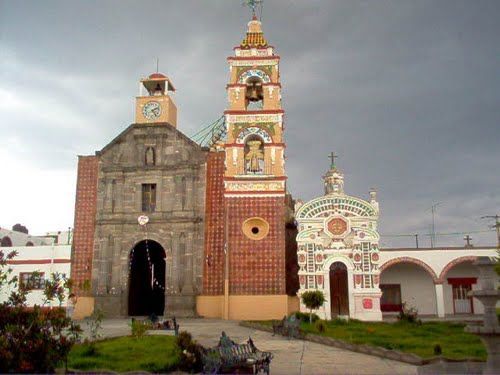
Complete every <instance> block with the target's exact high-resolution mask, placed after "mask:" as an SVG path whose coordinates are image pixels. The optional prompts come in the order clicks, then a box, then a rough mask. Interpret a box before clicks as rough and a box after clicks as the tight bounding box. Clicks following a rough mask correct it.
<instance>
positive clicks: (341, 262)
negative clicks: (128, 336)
mask: <svg viewBox="0 0 500 375" xmlns="http://www.w3.org/2000/svg"><path fill="white" fill-rule="evenodd" d="M227 62H228V66H229V72H228V77H229V78H228V82H227V85H226V91H227V98H228V107H227V108H226V110H225V111H224V115H223V117H222V118H221V121H220V122H219V123H218V124H217V126H216V127H214V128H212V129H210V132H209V133H208V134H209V140H208V142H205V143H201V142H195V141H193V140H192V139H190V138H189V137H187V136H186V135H184V134H183V132H182V124H178V123H177V108H176V105H175V102H174V99H173V93H174V92H175V87H174V84H173V81H172V80H171V79H170V78H169V77H167V76H165V75H163V74H161V73H158V72H156V73H153V74H150V75H149V76H148V77H146V78H144V79H141V80H140V87H141V89H140V92H139V95H138V96H137V98H136V111H135V122H134V123H133V124H131V125H130V126H128V127H126V128H125V129H124V130H123V131H122V133H121V134H119V135H117V136H116V138H115V139H113V140H112V141H111V142H110V143H108V144H107V145H106V146H104V147H103V148H102V149H101V150H98V151H96V152H95V154H93V155H85V156H79V157H78V177H77V188H76V204H75V223H74V237H73V246H72V254H71V278H72V279H73V280H74V282H75V287H76V288H77V291H76V292H77V294H78V302H77V305H76V307H75V317H84V316H87V315H89V314H90V313H91V312H92V311H93V310H94V309H100V310H102V311H103V312H104V314H105V316H106V317H125V316H145V315H146V316H147V315H151V314H155V315H163V316H176V317H188V316H204V317H211V318H223V319H255V320H258V319H280V318H282V317H283V316H284V315H288V314H290V313H292V312H295V311H299V310H303V311H306V309H305V306H303V305H301V304H300V302H299V301H300V295H301V293H303V292H304V291H306V290H322V291H323V292H324V294H325V296H326V302H325V304H324V305H323V306H322V307H321V308H320V309H318V311H316V313H318V314H319V315H320V316H321V317H323V318H326V319H330V318H334V317H351V318H356V319H361V320H375V321H376V320H381V319H382V318H383V315H385V314H394V313H397V312H398V311H400V310H401V309H402V308H403V305H404V304H406V305H411V306H412V307H415V308H417V309H418V310H419V311H420V312H421V313H422V314H426V315H435V316H438V317H444V316H445V315H449V314H462V313H463V314H473V313H476V314H477V313H482V306H481V305H480V303H479V301H476V300H473V299H472V298H471V297H468V296H467V292H468V291H470V290H471V289H474V288H475V285H476V281H477V272H476V271H475V270H474V268H473V267H472V265H471V262H472V261H473V260H474V259H475V258H476V257H477V256H480V255H486V256H493V255H495V248H494V247H489V248H442V249H381V248H380V247H379V240H380V235H379V232H378V219H379V215H380V211H379V204H378V201H377V193H376V192H375V191H370V193H369V198H368V199H367V200H364V199H360V198H356V197H352V196H349V195H346V194H345V192H344V176H343V173H342V172H341V171H340V169H339V168H337V166H336V164H335V159H334V157H333V155H332V163H331V166H330V169H329V170H328V171H327V172H326V174H325V176H324V187H325V195H324V196H321V197H318V198H316V199H313V200H311V201H309V202H305V203H303V202H300V201H297V202H295V201H294V200H293V199H292V197H291V195H290V193H289V192H288V190H287V176H286V171H285V148H286V145H285V141H284V131H285V118H284V117H285V112H284V109H283V108H282V106H281V81H280V70H279V63H280V56H279V55H277V54H276V51H275V49H274V47H272V46H271V45H269V44H268V42H267V40H266V38H265V37H264V33H263V31H262V25H261V22H260V21H259V20H258V19H257V18H256V17H255V16H254V17H253V19H252V20H251V21H250V22H249V23H248V28H247V31H246V35H245V36H244V38H243V40H242V41H241V43H240V44H239V45H238V46H236V47H235V48H234V54H233V55H232V56H230V57H228V58H227Z"/></svg>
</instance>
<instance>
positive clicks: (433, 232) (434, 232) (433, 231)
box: [431, 202, 441, 248]
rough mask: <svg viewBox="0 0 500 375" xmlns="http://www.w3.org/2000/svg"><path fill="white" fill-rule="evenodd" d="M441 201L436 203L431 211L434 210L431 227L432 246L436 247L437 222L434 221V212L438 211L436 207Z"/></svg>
mask: <svg viewBox="0 0 500 375" xmlns="http://www.w3.org/2000/svg"><path fill="white" fill-rule="evenodd" d="M440 204H441V202H438V203H434V204H433V205H432V206H431V212H432V228H431V248H434V246H435V245H436V223H435V221H434V214H435V213H436V207H437V206H439V205H440Z"/></svg>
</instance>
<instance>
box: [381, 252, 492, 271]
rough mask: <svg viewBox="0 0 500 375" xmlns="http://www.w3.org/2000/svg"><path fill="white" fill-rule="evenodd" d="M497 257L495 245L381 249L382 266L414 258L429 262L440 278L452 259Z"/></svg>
mask: <svg viewBox="0 0 500 375" xmlns="http://www.w3.org/2000/svg"><path fill="white" fill-rule="evenodd" d="M470 256H474V257H480V256H488V257H496V256H497V252H496V248H495V247H477V248H442V249H441V248H434V249H380V262H379V264H380V267H382V268H383V267H384V264H385V263H387V262H390V261H392V260H395V259H398V258H405V257H409V258H413V259H417V260H419V261H422V262H424V263H425V264H427V265H428V266H429V267H430V268H431V269H432V270H433V271H434V272H435V274H436V276H437V277H438V278H439V277H440V275H441V273H442V271H443V270H444V268H445V267H446V266H447V265H448V264H449V263H450V262H452V261H454V260H456V259H459V258H464V257H470Z"/></svg>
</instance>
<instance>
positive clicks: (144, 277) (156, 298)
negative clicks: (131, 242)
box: [128, 240, 165, 316]
mask: <svg viewBox="0 0 500 375" xmlns="http://www.w3.org/2000/svg"><path fill="white" fill-rule="evenodd" d="M129 261H130V276H129V292H128V314H129V315H133V316H137V315H147V316H149V315H151V314H155V315H157V316H160V315H163V312H164V309H165V250H163V247H162V246H161V245H160V244H159V243H158V242H156V241H152V240H144V241H141V242H139V243H137V244H136V245H135V246H134V248H133V249H132V250H131V252H130V259H129Z"/></svg>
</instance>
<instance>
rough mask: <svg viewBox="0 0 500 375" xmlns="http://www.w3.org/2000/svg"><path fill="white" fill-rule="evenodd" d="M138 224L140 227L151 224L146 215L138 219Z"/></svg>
mask: <svg viewBox="0 0 500 375" xmlns="http://www.w3.org/2000/svg"><path fill="white" fill-rule="evenodd" d="M137 222H138V223H139V225H140V226H144V225H146V224H147V223H149V217H147V216H146V215H141V216H139V217H138V218H137Z"/></svg>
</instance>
